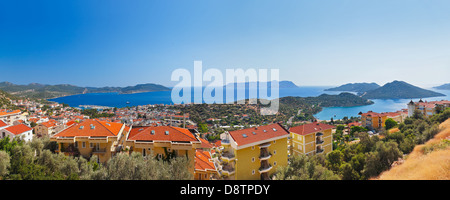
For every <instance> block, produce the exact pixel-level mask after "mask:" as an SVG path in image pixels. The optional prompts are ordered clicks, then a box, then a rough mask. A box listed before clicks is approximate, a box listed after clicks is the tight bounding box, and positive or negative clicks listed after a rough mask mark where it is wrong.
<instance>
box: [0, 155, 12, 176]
mask: <svg viewBox="0 0 450 200" xmlns="http://www.w3.org/2000/svg"><path fill="white" fill-rule="evenodd" d="M10 166H11V163H10V158H9V154H8V153H6V152H5V151H0V180H2V177H3V176H5V175H7V174H8V173H9V171H8V168H9V167H10Z"/></svg>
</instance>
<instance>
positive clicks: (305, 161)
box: [273, 155, 340, 180]
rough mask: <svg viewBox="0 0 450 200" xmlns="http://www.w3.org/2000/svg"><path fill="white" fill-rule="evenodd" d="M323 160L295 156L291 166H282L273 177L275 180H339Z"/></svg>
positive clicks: (317, 157) (315, 157)
mask: <svg viewBox="0 0 450 200" xmlns="http://www.w3.org/2000/svg"><path fill="white" fill-rule="evenodd" d="M323 164H324V161H323V158H321V157H319V156H317V155H314V156H305V155H295V156H293V157H292V158H291V160H290V162H289V165H287V166H280V167H278V168H277V171H276V173H275V175H274V177H273V179H274V180H339V179H340V177H339V176H338V175H336V174H334V173H333V171H331V170H329V169H327V168H326V167H324V165H323Z"/></svg>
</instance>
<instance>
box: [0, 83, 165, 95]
mask: <svg viewBox="0 0 450 200" xmlns="http://www.w3.org/2000/svg"><path fill="white" fill-rule="evenodd" d="M0 89H1V90H3V91H5V92H8V93H10V94H12V95H15V96H18V97H26V98H36V99H51V98H56V97H62V96H69V95H76V94H85V93H107V92H118V93H121V94H130V93H141V92H155V91H169V90H170V88H167V87H165V86H162V85H158V84H153V83H147V84H138V85H135V86H128V87H80V86H75V85H70V84H58V85H45V84H39V83H30V84H28V85H17V84H13V83H10V82H1V83H0Z"/></svg>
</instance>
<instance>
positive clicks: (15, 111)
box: [0, 109, 20, 116]
mask: <svg viewBox="0 0 450 200" xmlns="http://www.w3.org/2000/svg"><path fill="white" fill-rule="evenodd" d="M18 113H20V110H12V111H11V110H5V109H2V110H0V116H3V115H12V114H18Z"/></svg>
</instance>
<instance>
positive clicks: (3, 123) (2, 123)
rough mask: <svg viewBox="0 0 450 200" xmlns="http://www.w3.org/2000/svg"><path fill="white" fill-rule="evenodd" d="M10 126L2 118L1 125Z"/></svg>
mask: <svg viewBox="0 0 450 200" xmlns="http://www.w3.org/2000/svg"><path fill="white" fill-rule="evenodd" d="M4 126H8V124H6V123H5V122H4V121H2V120H0V127H4Z"/></svg>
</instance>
